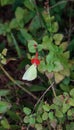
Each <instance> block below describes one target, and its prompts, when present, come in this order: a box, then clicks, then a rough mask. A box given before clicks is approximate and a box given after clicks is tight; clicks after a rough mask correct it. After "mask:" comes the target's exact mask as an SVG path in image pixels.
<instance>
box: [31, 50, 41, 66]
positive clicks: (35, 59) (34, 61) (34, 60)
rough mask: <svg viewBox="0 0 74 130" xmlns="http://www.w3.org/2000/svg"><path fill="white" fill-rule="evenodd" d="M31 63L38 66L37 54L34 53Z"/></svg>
mask: <svg viewBox="0 0 74 130" xmlns="http://www.w3.org/2000/svg"><path fill="white" fill-rule="evenodd" d="M31 63H32V64H36V65H39V64H40V60H39V59H38V52H36V55H35V57H34V58H33V59H31Z"/></svg>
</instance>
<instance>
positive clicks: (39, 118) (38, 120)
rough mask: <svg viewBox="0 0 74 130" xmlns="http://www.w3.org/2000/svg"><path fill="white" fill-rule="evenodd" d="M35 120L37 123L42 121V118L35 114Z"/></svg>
mask: <svg viewBox="0 0 74 130" xmlns="http://www.w3.org/2000/svg"><path fill="white" fill-rule="evenodd" d="M36 120H37V122H38V123H42V118H41V116H40V115H38V116H37V119H36Z"/></svg>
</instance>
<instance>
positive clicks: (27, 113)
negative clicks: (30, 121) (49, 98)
mask: <svg viewBox="0 0 74 130" xmlns="http://www.w3.org/2000/svg"><path fill="white" fill-rule="evenodd" d="M23 112H24V113H25V114H26V115H30V114H31V109H30V108H27V107H24V108H23Z"/></svg>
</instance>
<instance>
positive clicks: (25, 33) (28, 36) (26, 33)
mask: <svg viewBox="0 0 74 130" xmlns="http://www.w3.org/2000/svg"><path fill="white" fill-rule="evenodd" d="M20 32H21V34H22V36H23V37H24V38H25V40H26V41H29V40H32V39H33V38H32V36H31V35H30V34H29V33H28V32H27V30H26V29H25V28H22V29H20Z"/></svg>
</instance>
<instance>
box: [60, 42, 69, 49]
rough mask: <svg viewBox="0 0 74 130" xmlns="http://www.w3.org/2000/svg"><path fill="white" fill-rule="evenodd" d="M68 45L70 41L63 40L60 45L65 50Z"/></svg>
mask: <svg viewBox="0 0 74 130" xmlns="http://www.w3.org/2000/svg"><path fill="white" fill-rule="evenodd" d="M67 47H68V42H62V43H61V45H60V48H61V49H62V50H63V51H65V50H66V49H67Z"/></svg>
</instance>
